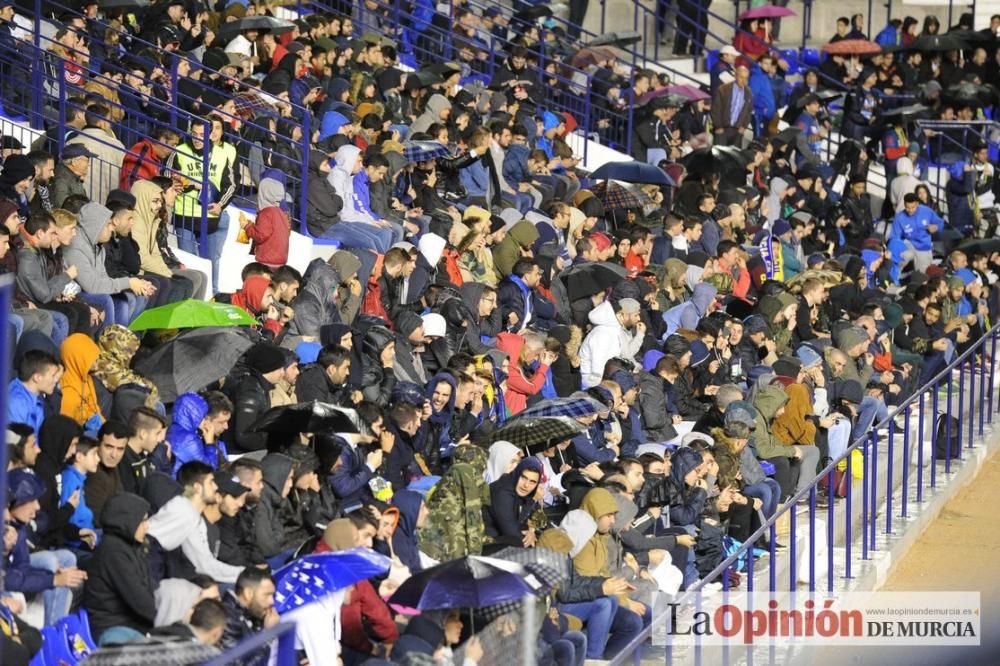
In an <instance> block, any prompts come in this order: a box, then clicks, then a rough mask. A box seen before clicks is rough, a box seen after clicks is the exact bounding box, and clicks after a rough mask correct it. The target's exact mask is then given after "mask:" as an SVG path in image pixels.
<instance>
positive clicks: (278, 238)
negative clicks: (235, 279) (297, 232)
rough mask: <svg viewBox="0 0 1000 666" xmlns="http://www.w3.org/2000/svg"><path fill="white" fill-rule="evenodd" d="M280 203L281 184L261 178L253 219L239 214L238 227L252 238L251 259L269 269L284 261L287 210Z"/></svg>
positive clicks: (288, 228) (288, 224) (288, 233)
mask: <svg viewBox="0 0 1000 666" xmlns="http://www.w3.org/2000/svg"><path fill="white" fill-rule="evenodd" d="M284 203H285V186H284V185H282V184H281V183H280V182H279V181H277V180H275V179H273V178H263V179H261V181H260V182H259V183H258V184H257V217H256V219H254V220H253V221H251V220H250V218H248V217H246V216H243V215H241V216H240V227H241V228H242V229H243V231H244V232H245V233H246V235H247V237H248V238H249V239H250V240H251V241H253V247H252V248H251V251H252V252H253V256H254V259H256V260H257V261H259V262H260V263H262V264H264V265H265V266H267V267H268V268H270V269H271V270H275V269H277V268H278V267H280V266H284V265H285V264H286V263H288V243H289V240H290V238H291V233H292V227H291V222H290V221H289V219H288V213H286V212H285V211H284V210H282V208H281V206H282V204H284Z"/></svg>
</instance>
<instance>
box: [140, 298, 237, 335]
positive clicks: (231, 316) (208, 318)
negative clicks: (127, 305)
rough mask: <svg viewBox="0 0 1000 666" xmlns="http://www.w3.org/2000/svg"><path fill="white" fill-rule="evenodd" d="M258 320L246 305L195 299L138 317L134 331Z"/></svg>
mask: <svg viewBox="0 0 1000 666" xmlns="http://www.w3.org/2000/svg"><path fill="white" fill-rule="evenodd" d="M253 324H254V319H253V317H251V316H250V315H249V313H247V311H246V310H244V309H243V308H240V307H237V306H235V305H228V304H226V303H208V302H205V301H199V300H195V299H188V300H186V301H179V302H177V303H171V304H169V305H164V306H161V307H158V308H153V309H152V310H146V311H145V312H143V313H142V314H141V315H139V316H138V317H136V319H135V321H133V322H132V325H131V326H129V328H130V329H132V330H133V331H149V330H156V329H164V328H166V329H169V328H201V327H203V326H251V325H253Z"/></svg>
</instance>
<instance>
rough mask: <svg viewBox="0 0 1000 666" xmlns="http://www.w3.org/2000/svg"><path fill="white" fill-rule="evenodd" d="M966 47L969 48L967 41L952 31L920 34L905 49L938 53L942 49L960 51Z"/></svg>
mask: <svg viewBox="0 0 1000 666" xmlns="http://www.w3.org/2000/svg"><path fill="white" fill-rule="evenodd" d="M967 48H969V42H968V41H966V40H965V39H962V37H960V36H958V35H955V34H953V33H947V34H944V35H921V36H920V37H917V38H916V39H914V40H913V43H911V44H910V45H909V46H908V47H907V48H906V50H907V51H930V52H935V53H939V52H943V51H961V50H962V49H967Z"/></svg>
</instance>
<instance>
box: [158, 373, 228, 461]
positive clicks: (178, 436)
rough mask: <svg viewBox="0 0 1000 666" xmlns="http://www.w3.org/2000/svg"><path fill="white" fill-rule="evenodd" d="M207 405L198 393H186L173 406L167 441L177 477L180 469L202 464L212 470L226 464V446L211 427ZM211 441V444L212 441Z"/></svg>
mask: <svg viewBox="0 0 1000 666" xmlns="http://www.w3.org/2000/svg"><path fill="white" fill-rule="evenodd" d="M208 411H209V410H208V402H206V400H205V399H204V398H203V397H201V396H200V395H198V394H197V393H184V394H183V395H181V396H180V397H179V398H177V402H175V403H174V409H173V417H172V419H171V421H170V428H169V429H168V430H167V441H168V442H170V450H171V451H172V452H173V454H174V471H173V473H174V475H175V476H176V475H177V471H178V470H179V469H180V468H181V465H183V464H184V463H187V462H191V461H192V460H199V461H201V462H203V463H205V464H206V465H208V466H209V467H211V468H212V469H219V468H220V467H222V466H224V465H225V464H226V460H227V459H228V455H229V454H228V452H227V451H226V445H225V444H224V443H223V442H222V441H221V440H219V439H218V438H217V437H216V436H215V431H214V430H213V429H212V428H211V427H209V426H208V424H207V423H206V419H207V417H208ZM210 440H211V441H210Z"/></svg>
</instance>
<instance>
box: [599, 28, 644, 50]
mask: <svg viewBox="0 0 1000 666" xmlns="http://www.w3.org/2000/svg"><path fill="white" fill-rule="evenodd" d="M641 41H642V35H640V34H639V33H638V32H635V31H634V30H628V31H623V32H609V33H605V34H603V35H601V36H600V37H596V38H594V39H592V40H590V41H589V42H587V43H586V46H589V47H594V46H628V45H629V44H638V43H639V42H641Z"/></svg>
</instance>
